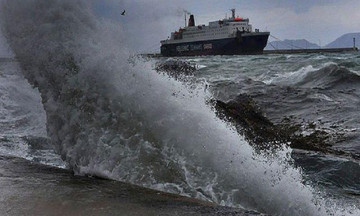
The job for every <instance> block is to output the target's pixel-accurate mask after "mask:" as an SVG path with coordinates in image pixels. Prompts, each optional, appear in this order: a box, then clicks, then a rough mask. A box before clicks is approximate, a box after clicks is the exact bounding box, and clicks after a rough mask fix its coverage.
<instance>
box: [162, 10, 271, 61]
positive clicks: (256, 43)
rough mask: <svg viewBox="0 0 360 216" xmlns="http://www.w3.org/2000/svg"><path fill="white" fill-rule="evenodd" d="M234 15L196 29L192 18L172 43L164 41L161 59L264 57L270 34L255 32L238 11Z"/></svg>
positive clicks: (176, 32) (173, 37)
mask: <svg viewBox="0 0 360 216" xmlns="http://www.w3.org/2000/svg"><path fill="white" fill-rule="evenodd" d="M231 11H232V17H230V18H228V19H227V18H225V19H223V20H219V21H213V22H209V25H198V26H196V25H195V18H194V15H190V18H189V22H188V26H185V27H184V28H180V29H179V30H178V31H175V32H172V33H171V36H170V38H169V39H167V40H163V41H161V55H162V56H200V55H249V54H262V53H263V50H264V48H265V46H266V44H267V41H268V38H269V35H270V32H260V31H259V29H255V31H253V29H252V25H250V24H249V19H244V18H241V17H239V16H235V9H231ZM185 20H186V18H185Z"/></svg>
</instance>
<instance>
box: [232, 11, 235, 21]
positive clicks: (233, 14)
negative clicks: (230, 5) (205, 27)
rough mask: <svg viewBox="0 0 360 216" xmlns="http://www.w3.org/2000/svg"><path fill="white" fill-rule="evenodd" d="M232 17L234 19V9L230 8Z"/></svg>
mask: <svg viewBox="0 0 360 216" xmlns="http://www.w3.org/2000/svg"><path fill="white" fill-rule="evenodd" d="M231 13H232V18H233V19H235V9H231Z"/></svg>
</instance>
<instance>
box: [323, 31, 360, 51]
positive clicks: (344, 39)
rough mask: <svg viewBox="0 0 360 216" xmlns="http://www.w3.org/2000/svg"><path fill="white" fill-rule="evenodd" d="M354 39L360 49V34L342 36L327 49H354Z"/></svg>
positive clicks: (327, 46)
mask: <svg viewBox="0 0 360 216" xmlns="http://www.w3.org/2000/svg"><path fill="white" fill-rule="evenodd" d="M353 38H355V40H356V46H357V47H360V32H358V33H348V34H344V35H342V36H340V37H339V38H337V39H336V40H334V41H333V42H331V43H329V44H328V45H326V46H325V47H326V48H344V47H353Z"/></svg>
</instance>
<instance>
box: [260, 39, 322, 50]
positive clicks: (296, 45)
mask: <svg viewBox="0 0 360 216" xmlns="http://www.w3.org/2000/svg"><path fill="white" fill-rule="evenodd" d="M319 48H320V46H319V45H317V44H315V43H311V42H309V41H307V40H305V39H300V40H283V41H272V42H268V44H267V45H266V47H265V50H274V49H319Z"/></svg>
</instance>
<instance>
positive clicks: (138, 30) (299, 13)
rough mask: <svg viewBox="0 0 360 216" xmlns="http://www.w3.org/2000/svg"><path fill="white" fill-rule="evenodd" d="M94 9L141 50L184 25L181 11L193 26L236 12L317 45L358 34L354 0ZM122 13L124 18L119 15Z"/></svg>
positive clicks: (153, 3) (126, 3)
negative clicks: (188, 15) (189, 16)
mask: <svg viewBox="0 0 360 216" xmlns="http://www.w3.org/2000/svg"><path fill="white" fill-rule="evenodd" d="M95 8H96V10H97V12H98V13H99V14H102V15H103V16H107V17H108V18H111V19H115V20H117V21H118V22H119V23H120V24H121V25H122V26H123V27H124V29H125V30H126V31H127V32H128V34H129V35H131V36H130V37H131V43H132V44H135V45H136V46H137V49H138V50H143V51H148V50H153V49H157V48H158V46H159V41H160V40H162V39H166V38H167V37H168V36H169V35H170V32H171V31H174V30H177V29H178V28H179V27H180V26H183V25H184V17H183V12H182V11H183V10H184V9H185V10H187V11H190V12H192V13H193V14H194V15H195V20H196V24H207V23H208V22H209V21H213V20H218V19H222V18H224V17H225V14H227V15H228V16H230V14H231V12H230V9H231V8H236V11H237V14H238V15H240V16H241V17H247V18H249V19H250V22H251V24H253V27H254V28H259V29H260V30H267V31H270V32H271V34H272V35H273V36H275V37H277V38H280V39H307V40H309V41H311V42H314V43H317V44H319V43H321V45H322V46H324V45H326V44H328V43H330V42H332V41H333V40H335V39H336V38H338V37H339V36H341V35H342V34H345V33H350V32H360V1H359V0H341V1H339V0H271V1H270V0H268V1H267V0H107V1H100V0H99V3H98V4H97V6H96V7H95ZM123 9H126V16H125V17H123V16H120V13H121V11H122V10H123ZM270 40H274V39H272V38H270Z"/></svg>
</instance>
